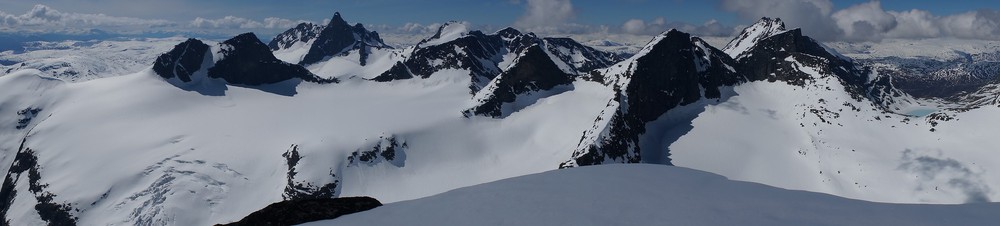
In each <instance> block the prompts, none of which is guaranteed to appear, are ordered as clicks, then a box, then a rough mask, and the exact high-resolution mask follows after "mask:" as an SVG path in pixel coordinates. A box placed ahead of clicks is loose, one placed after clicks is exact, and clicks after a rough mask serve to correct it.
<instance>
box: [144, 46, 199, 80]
mask: <svg viewBox="0 0 1000 226" xmlns="http://www.w3.org/2000/svg"><path fill="white" fill-rule="evenodd" d="M208 50H209V46H208V45H207V44H205V43H203V42H201V40H198V39H193V38H192V39H188V40H187V41H184V42H181V43H180V44H177V45H176V46H174V49H172V50H170V52H167V53H164V54H163V55H160V56H159V57H157V58H156V61H155V62H154V63H153V71H154V72H156V74H159V75H160V77H163V78H164V79H171V78H174V77H177V78H179V79H180V80H181V81H183V82H191V75H192V74H194V73H195V72H196V71H198V70H201V68H202V65H201V64H202V62H204V61H205V54H207V53H208Z"/></svg>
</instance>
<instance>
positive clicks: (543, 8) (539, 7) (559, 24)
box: [510, 0, 609, 34]
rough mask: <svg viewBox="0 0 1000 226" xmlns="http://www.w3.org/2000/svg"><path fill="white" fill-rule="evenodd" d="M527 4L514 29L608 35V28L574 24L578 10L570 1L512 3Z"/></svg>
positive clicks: (551, 0)
mask: <svg viewBox="0 0 1000 226" xmlns="http://www.w3.org/2000/svg"><path fill="white" fill-rule="evenodd" d="M510 3H511V4H522V3H523V4H525V11H524V14H523V15H521V16H520V17H518V19H517V21H515V22H514V27H517V28H520V29H523V30H526V31H531V32H536V33H542V34H585V33H602V32H604V33H606V32H607V31H608V29H609V27H608V26H601V25H587V24H579V23H575V22H573V21H574V19H576V9H575V8H574V7H573V2H571V1H570V0H524V1H510Z"/></svg>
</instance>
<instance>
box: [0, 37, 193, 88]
mask: <svg viewBox="0 0 1000 226" xmlns="http://www.w3.org/2000/svg"><path fill="white" fill-rule="evenodd" d="M181 41H184V39H183V38H148V39H137V40H122V41H63V42H32V43H27V44H30V45H26V46H27V47H30V48H29V49H28V51H26V52H20V53H18V52H14V51H6V52H0V76H3V75H6V74H10V73H13V72H16V71H19V70H25V69H37V70H40V71H42V72H45V73H46V74H47V75H49V76H52V77H58V78H61V79H63V80H65V81H69V82H80V81H88V80H93V79H98V78H103V77H110V76H118V75H126V74H132V73H136V72H138V71H141V70H142V69H145V68H147V67H149V65H151V64H152V63H153V60H156V57H157V56H159V55H160V54H161V53H163V52H166V51H169V50H170V49H171V48H173V47H174V45H176V44H177V43H178V42H181Z"/></svg>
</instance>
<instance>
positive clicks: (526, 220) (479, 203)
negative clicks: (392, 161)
mask: <svg viewBox="0 0 1000 226" xmlns="http://www.w3.org/2000/svg"><path fill="white" fill-rule="evenodd" d="M429 207H432V208H429ZM997 211H1000V205H998V204H996V203H991V204H965V205H912V204H909V205H908V204H885V203H874V202H867V201H860V200H851V199H845V198H840V197H836V196H831V195H826V194H820V193H813V192H804V191H794V190H785V189H780V188H775V187H771V186H766V185H761V184H757V183H748V182H738V181H732V180H728V179H726V178H725V177H722V176H719V175H716V174H712V173H707V172H703V171H698V170H692V169H686V168H680V167H671V166H662V165H644V164H634V165H607V166H589V167H580V168H576V169H565V170H557V171H550V172H545V173H540V174H533V175H527V176H521V177H516V178H511V179H505V180H501V181H496V182H491V183H486V184H481V185H476V186H472V187H467V188H460V189H455V190H452V191H448V192H445V193H443V194H439V195H435V196H431V197H427V198H421V199H417V200H411V201H404V202H398V203H390V204H388V205H385V206H382V207H378V208H375V209H372V210H369V211H365V212H360V213H354V214H350V215H346V216H342V217H340V218H338V219H334V220H327V221H317V222H312V223H306V224H302V225H308V226H320V225H993V224H995V223H996V222H997V221H998V220H1000V215H997V214H995V213H996V212H997Z"/></svg>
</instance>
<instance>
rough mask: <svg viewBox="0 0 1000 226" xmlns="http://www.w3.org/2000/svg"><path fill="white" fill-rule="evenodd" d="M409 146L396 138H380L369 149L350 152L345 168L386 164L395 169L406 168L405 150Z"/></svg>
mask: <svg viewBox="0 0 1000 226" xmlns="http://www.w3.org/2000/svg"><path fill="white" fill-rule="evenodd" d="M407 148H409V145H408V144H406V141H405V140H402V139H399V138H397V137H396V136H382V137H379V139H378V140H377V141H376V142H375V144H374V145H372V146H371V147H366V148H361V149H358V150H357V151H354V152H351V156H348V157H347V167H357V166H362V165H366V166H375V165H378V164H380V163H382V162H387V163H389V164H392V165H393V166H396V167H403V166H406V149H407Z"/></svg>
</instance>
